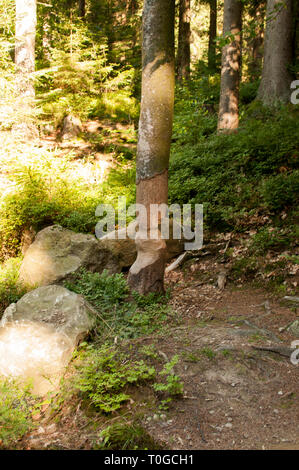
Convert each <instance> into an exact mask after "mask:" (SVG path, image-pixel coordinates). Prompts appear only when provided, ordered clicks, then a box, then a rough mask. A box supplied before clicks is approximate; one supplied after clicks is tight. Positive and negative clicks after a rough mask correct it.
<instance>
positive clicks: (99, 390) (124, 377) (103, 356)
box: [75, 346, 155, 413]
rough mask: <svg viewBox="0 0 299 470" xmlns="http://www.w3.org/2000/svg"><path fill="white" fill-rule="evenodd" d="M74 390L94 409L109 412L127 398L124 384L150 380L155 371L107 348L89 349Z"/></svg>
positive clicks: (128, 397) (141, 362)
mask: <svg viewBox="0 0 299 470" xmlns="http://www.w3.org/2000/svg"><path fill="white" fill-rule="evenodd" d="M78 372H79V374H78V376H77V377H76V380H75V387H76V389H78V390H79V391H80V392H81V394H82V396H83V397H85V398H87V399H89V400H90V401H91V403H92V404H93V405H94V406H95V408H96V409H98V410H101V411H103V412H105V413H111V412H112V411H115V410H117V409H119V408H120V407H121V405H122V404H123V403H124V402H126V401H128V400H129V399H130V395H129V394H128V392H127V391H126V388H127V386H128V385H138V384H140V383H142V382H145V381H148V380H151V379H153V377H154V376H155V369H154V368H153V367H150V366H148V365H146V364H145V363H144V361H131V360H128V357H127V356H126V355H125V354H123V353H120V352H119V351H117V350H116V349H114V348H112V347H109V346H102V347H101V348H100V349H93V348H91V347H90V348H89V349H88V351H87V352H86V353H85V357H84V359H83V365H81V366H80V368H79V370H78Z"/></svg>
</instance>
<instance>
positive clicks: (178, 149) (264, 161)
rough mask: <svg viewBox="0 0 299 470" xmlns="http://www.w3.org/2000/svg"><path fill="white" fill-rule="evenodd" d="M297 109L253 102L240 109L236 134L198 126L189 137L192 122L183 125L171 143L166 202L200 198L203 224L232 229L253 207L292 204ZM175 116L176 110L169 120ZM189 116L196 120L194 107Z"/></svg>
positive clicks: (273, 210)
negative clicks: (271, 109)
mask: <svg viewBox="0 0 299 470" xmlns="http://www.w3.org/2000/svg"><path fill="white" fill-rule="evenodd" d="M297 114H298V113H297V110H296V109H293V108H292V109H291V110H290V109H289V108H288V107H286V108H281V109H280V110H277V111H276V112H275V113H273V112H271V114H270V113H269V112H268V110H267V109H264V108H263V107H261V106H260V104H257V105H256V104H254V106H250V107H249V108H248V110H247V111H246V112H244V114H243V119H242V121H241V125H240V129H239V132H238V133H237V134H231V135H217V134H216V133H215V132H213V133H210V134H208V135H207V136H206V137H205V136H202V134H201V133H200V132H199V134H198V137H197V139H195V138H194V134H192V127H191V128H189V127H186V132H185V134H184V135H178V136H177V140H176V142H175V144H174V145H173V149H172V156H171V163H170V170H169V176H170V179H169V197H170V202H171V203H173V202H176V203H180V204H183V203H187V202H189V203H191V204H195V203H203V204H204V217H205V222H206V224H207V226H209V227H211V228H217V229H232V228H233V229H235V230H242V229H243V227H244V226H246V225H247V224H248V220H250V218H251V217H252V216H253V215H254V214H257V213H258V212H259V211H263V212H264V213H269V214H272V213H273V214H276V213H277V212H278V211H280V210H282V209H286V210H289V209H293V208H294V207H296V205H297V202H298V181H299V178H298V170H296V168H297V165H298V162H297V160H298V148H299V136H298V133H296V132H294V129H295V128H296V126H297V119H298V116H297ZM209 119H210V117H207V120H208V121H209ZM180 120H181V114H180V112H179V113H178V115H177V117H176V124H175V126H179V124H180ZM189 120H190V121H192V120H194V122H196V112H193V114H190V115H189Z"/></svg>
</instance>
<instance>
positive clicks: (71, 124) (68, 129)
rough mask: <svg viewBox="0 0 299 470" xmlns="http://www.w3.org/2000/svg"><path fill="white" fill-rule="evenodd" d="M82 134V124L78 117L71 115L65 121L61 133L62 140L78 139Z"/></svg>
mask: <svg viewBox="0 0 299 470" xmlns="http://www.w3.org/2000/svg"><path fill="white" fill-rule="evenodd" d="M80 132H82V123H81V121H80V119H79V118H78V117H76V116H73V115H71V114H69V115H68V116H66V117H65V118H64V120H63V128H62V132H61V138H62V139H63V140H69V139H72V138H74V137H77V135H78V134H80Z"/></svg>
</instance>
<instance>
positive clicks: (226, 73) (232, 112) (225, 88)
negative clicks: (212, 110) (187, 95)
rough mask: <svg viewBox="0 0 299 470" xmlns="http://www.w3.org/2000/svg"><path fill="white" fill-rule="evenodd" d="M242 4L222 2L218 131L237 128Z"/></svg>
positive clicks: (231, 1) (232, 1) (235, 0)
mask: <svg viewBox="0 0 299 470" xmlns="http://www.w3.org/2000/svg"><path fill="white" fill-rule="evenodd" d="M241 28H242V2H241V1H239V0H225V1H224V16H223V35H224V38H225V37H227V41H228V44H226V45H225V46H224V47H223V49H222V61H221V90H220V103H219V116H218V131H219V132H227V133H229V132H233V131H234V130H235V129H237V128H238V126H239V86H240V69H241Z"/></svg>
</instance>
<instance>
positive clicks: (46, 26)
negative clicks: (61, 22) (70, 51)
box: [42, 10, 51, 63]
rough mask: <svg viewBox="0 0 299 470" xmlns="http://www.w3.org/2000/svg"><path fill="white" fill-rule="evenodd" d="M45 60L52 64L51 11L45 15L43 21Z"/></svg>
mask: <svg viewBox="0 0 299 470" xmlns="http://www.w3.org/2000/svg"><path fill="white" fill-rule="evenodd" d="M42 32H43V37H42V45H43V58H44V60H45V61H46V62H48V63H50V62H51V26H50V12H49V10H48V11H47V12H46V13H45V15H44V21H43V31H42Z"/></svg>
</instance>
